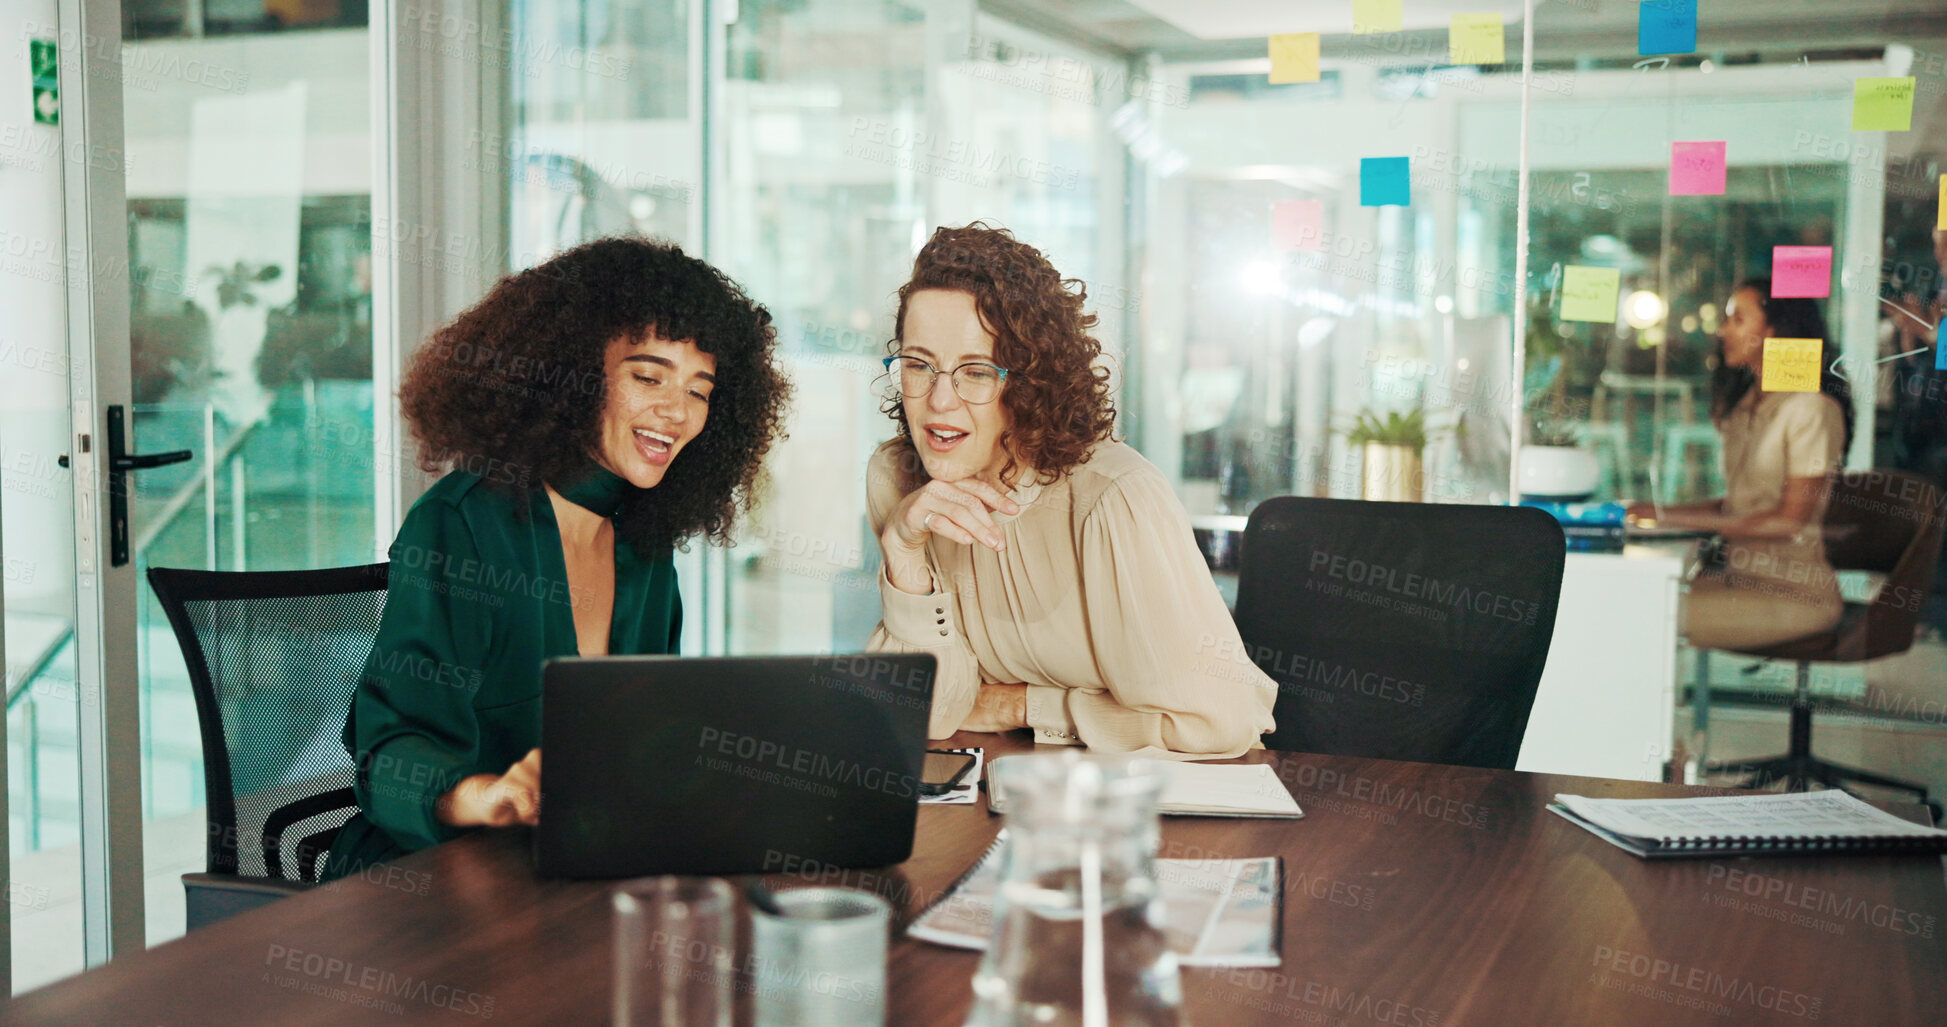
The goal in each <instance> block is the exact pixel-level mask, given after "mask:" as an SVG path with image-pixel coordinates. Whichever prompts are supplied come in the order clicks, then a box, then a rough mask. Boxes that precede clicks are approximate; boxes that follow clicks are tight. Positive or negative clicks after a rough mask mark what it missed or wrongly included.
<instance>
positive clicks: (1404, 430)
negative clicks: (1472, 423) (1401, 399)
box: [1345, 408, 1427, 503]
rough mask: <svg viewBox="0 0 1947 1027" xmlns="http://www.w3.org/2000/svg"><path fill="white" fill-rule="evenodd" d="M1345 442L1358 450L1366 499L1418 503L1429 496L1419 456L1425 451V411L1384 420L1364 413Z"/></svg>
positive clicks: (1388, 416)
mask: <svg viewBox="0 0 1947 1027" xmlns="http://www.w3.org/2000/svg"><path fill="white" fill-rule="evenodd" d="M1345 441H1346V442H1348V443H1350V444H1352V445H1354V446H1358V447H1359V466H1360V477H1359V491H1360V495H1361V497H1362V498H1365V499H1385V500H1393V501H1396V502H1407V503H1418V502H1421V501H1422V500H1423V499H1424V498H1425V495H1426V474H1425V471H1424V470H1423V469H1422V467H1421V463H1420V452H1421V451H1422V450H1424V449H1425V448H1426V443H1427V430H1426V411H1424V410H1420V409H1414V410H1411V411H1408V412H1407V413H1404V414H1402V413H1400V412H1399V411H1397V410H1395V411H1392V412H1390V413H1388V414H1386V415H1385V416H1384V417H1381V416H1379V415H1378V414H1377V413H1374V412H1373V411H1372V409H1371V408H1367V409H1365V410H1361V411H1360V412H1359V416H1358V417H1356V418H1354V419H1353V422H1352V427H1351V428H1349V429H1347V430H1346V433H1345Z"/></svg>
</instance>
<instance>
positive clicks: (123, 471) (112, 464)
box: [108, 404, 194, 567]
mask: <svg viewBox="0 0 1947 1027" xmlns="http://www.w3.org/2000/svg"><path fill="white" fill-rule="evenodd" d="M193 455H194V454H192V453H191V452H190V451H189V450H187V449H175V450H170V451H169V452H167V453H141V454H137V453H130V452H129V451H128V417H127V413H126V411H124V410H123V409H122V407H121V406H120V405H119V404H118V405H113V406H110V407H109V408H108V565H109V566H110V567H122V566H126V565H127V564H128V472H130V471H142V470H147V469H148V468H151V467H167V466H168V465H170V464H179V463H182V462H183V461H185V460H187V459H189V458H190V457H191V456H193Z"/></svg>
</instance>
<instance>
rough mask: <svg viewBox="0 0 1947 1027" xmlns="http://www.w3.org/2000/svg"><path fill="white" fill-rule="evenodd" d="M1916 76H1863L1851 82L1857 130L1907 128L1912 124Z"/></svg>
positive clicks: (1855, 127)
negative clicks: (1914, 78) (1914, 77)
mask: <svg viewBox="0 0 1947 1027" xmlns="http://www.w3.org/2000/svg"><path fill="white" fill-rule="evenodd" d="M1913 81H1914V80H1913V77H1912V76H1910V75H1909V76H1907V77H1906V78H1862V79H1858V80H1856V81H1854V82H1853V84H1852V130H1853V131H1854V132H1905V131H1907V130H1908V129H1910V128H1912V127H1913Z"/></svg>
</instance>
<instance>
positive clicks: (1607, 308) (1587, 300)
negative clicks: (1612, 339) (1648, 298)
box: [1562, 264, 1622, 325]
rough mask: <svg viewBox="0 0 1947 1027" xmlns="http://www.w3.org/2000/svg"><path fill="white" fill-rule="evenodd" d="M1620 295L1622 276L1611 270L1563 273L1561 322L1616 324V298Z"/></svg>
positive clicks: (1580, 269) (1574, 269)
mask: <svg viewBox="0 0 1947 1027" xmlns="http://www.w3.org/2000/svg"><path fill="white" fill-rule="evenodd" d="M1621 291H1622V272H1621V271H1620V270H1617V269H1616V268H1613V267H1576V266H1575V265H1573V264H1570V265H1569V266H1568V267H1566V268H1564V269H1563V270H1562V320H1564V321H1592V322H1594V323H1596V324H1605V325H1607V324H1615V323H1616V296H1617V294H1618V293H1620V292H1621Z"/></svg>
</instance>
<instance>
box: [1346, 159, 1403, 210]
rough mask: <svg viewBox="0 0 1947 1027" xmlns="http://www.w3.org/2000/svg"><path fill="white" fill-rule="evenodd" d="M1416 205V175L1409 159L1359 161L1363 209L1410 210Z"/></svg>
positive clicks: (1360, 193)
mask: <svg viewBox="0 0 1947 1027" xmlns="http://www.w3.org/2000/svg"><path fill="white" fill-rule="evenodd" d="M1412 202H1413V171H1412V165H1411V162H1410V161H1409V160H1408V159H1407V158H1405V157H1362V158H1360V159H1359V206H1361V207H1386V206H1397V207H1405V206H1409V205H1410V204H1411V203H1412Z"/></svg>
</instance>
